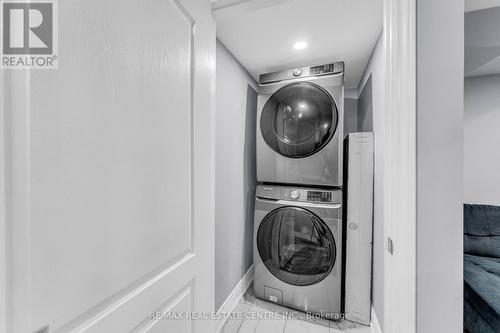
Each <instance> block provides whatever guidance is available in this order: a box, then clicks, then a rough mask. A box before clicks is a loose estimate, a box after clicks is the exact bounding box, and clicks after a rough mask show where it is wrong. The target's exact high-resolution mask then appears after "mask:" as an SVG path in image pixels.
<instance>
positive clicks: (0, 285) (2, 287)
mask: <svg viewBox="0 0 500 333" xmlns="http://www.w3.org/2000/svg"><path fill="white" fill-rule="evenodd" d="M0 13H1V10H0ZM6 76H7V75H6V72H5V71H4V70H1V69H0V244H1V245H0V333H7V325H8V322H7V319H8V318H7V312H8V311H7V305H8V299H7V298H8V295H7V290H8V289H7V276H8V275H7V241H8V238H7V221H6V216H7V213H6V208H7V195H6V189H5V188H6V181H7V177H6V172H7V163H6V159H5V155H6V152H5V150H6V137H7V134H6V129H7V126H6V119H5V117H6V112H5V111H6V110H5V108H6V106H5V105H6V102H5V97H6V95H7V92H6V91H5V90H6V88H7V84H6V83H5V80H6Z"/></svg>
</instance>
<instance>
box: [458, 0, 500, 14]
mask: <svg viewBox="0 0 500 333" xmlns="http://www.w3.org/2000/svg"><path fill="white" fill-rule="evenodd" d="M498 6H500V0H465V12H472V11H475V10H480V9H485V8H491V7H498Z"/></svg>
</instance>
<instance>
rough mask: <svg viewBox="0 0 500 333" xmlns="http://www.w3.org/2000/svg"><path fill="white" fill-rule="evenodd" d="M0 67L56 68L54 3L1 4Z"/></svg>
mask: <svg viewBox="0 0 500 333" xmlns="http://www.w3.org/2000/svg"><path fill="white" fill-rule="evenodd" d="M1 17H2V34H1V38H2V43H1V45H2V68H13V69H26V68H28V69H35V68H42V69H51V68H57V55H56V52H57V11H56V2H55V1H54V0H50V1H49V0H38V1H36V2H30V1H19V0H4V1H3V2H2V15H1Z"/></svg>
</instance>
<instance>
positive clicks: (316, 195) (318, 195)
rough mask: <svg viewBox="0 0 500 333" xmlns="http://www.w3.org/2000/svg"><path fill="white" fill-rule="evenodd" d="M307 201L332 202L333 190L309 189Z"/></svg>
mask: <svg viewBox="0 0 500 333" xmlns="http://www.w3.org/2000/svg"><path fill="white" fill-rule="evenodd" d="M307 201H319V202H331V201H332V192H325V191H307Z"/></svg>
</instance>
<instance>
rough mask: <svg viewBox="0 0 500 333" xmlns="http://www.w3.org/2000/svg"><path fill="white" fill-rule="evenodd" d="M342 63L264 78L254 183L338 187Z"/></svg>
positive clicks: (342, 109) (341, 134) (258, 119)
mask: <svg viewBox="0 0 500 333" xmlns="http://www.w3.org/2000/svg"><path fill="white" fill-rule="evenodd" d="M343 84H344V63H343V62H337V63H330V64H326V65H320V66H312V67H302V68H295V69H290V70H287V71H282V72H276V73H269V74H263V75H261V76H260V80H259V97H258V105H257V180H258V181H260V182H265V183H280V184H283V183H285V184H297V185H312V186H331V187H341V186H342V165H343V161H342V157H343V156H342V155H343V154H342V147H343V140H344V137H343V112H344V86H343Z"/></svg>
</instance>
